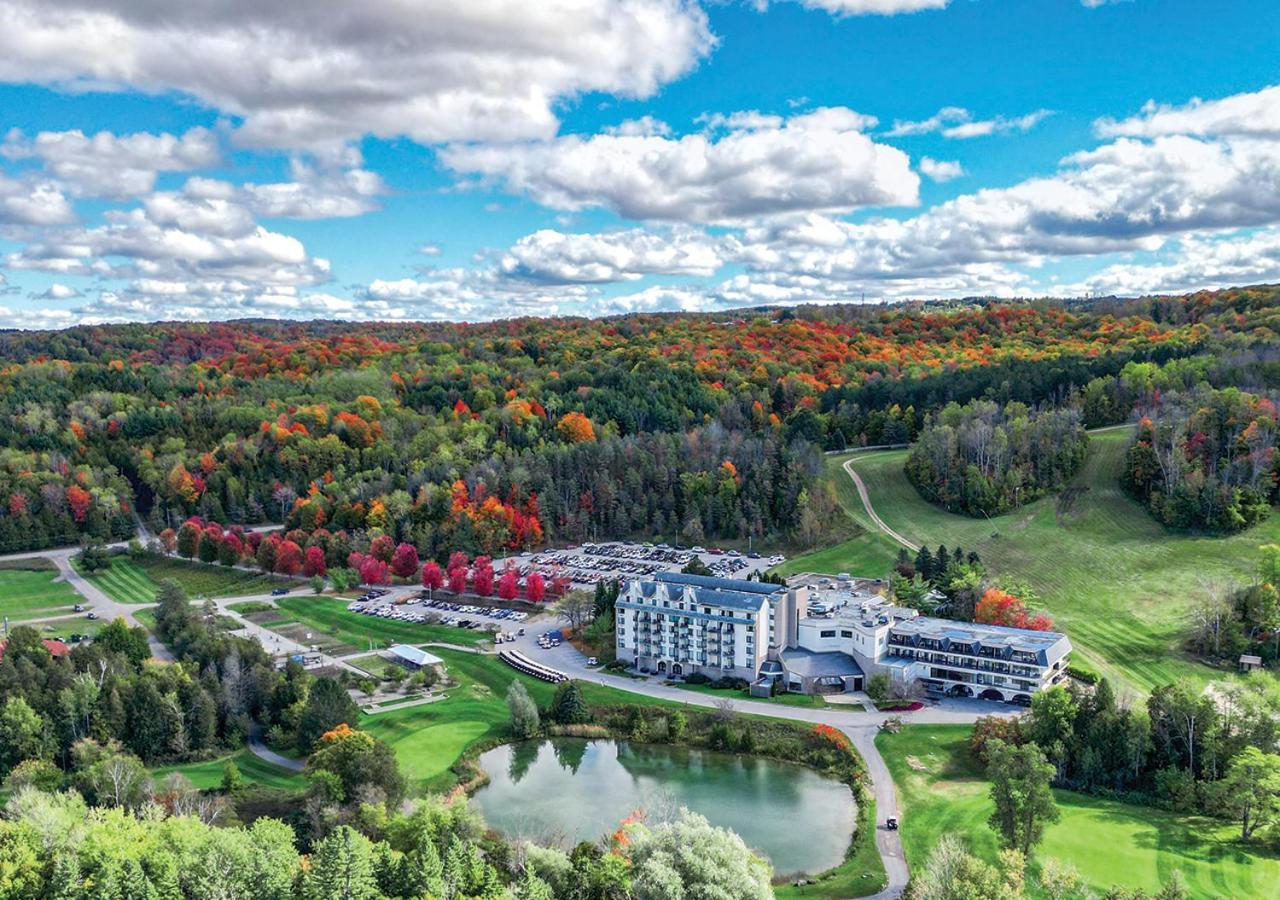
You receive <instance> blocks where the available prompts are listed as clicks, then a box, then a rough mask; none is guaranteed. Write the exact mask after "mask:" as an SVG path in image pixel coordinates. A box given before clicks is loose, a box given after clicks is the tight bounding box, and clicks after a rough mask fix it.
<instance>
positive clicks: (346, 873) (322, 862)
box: [302, 825, 381, 900]
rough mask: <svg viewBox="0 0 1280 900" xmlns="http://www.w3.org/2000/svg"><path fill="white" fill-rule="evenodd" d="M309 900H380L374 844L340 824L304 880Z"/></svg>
mask: <svg viewBox="0 0 1280 900" xmlns="http://www.w3.org/2000/svg"><path fill="white" fill-rule="evenodd" d="M302 895H303V897H304V898H305V900H377V898H378V897H380V896H381V894H380V892H379V891H378V884H377V882H376V881H375V880H374V877H373V845H372V844H370V843H369V839H368V838H367V837H365V836H364V835H362V834H361V833H360V832H358V831H356V830H355V829H354V828H351V827H350V826H348V825H340V826H338V827H337V828H336V829H334V831H333V833H332V834H330V835H329V836H328V837H326V838H325V839H324V840H322V841H320V843H318V844H317V845H316V848H315V852H314V853H312V854H311V865H310V867H309V868H308V869H307V871H306V874H305V875H304V876H303V879H302Z"/></svg>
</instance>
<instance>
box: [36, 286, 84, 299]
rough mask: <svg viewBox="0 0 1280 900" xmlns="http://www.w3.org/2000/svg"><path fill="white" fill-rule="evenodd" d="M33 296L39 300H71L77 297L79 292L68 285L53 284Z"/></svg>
mask: <svg viewBox="0 0 1280 900" xmlns="http://www.w3.org/2000/svg"><path fill="white" fill-rule="evenodd" d="M34 296H35V297H37V298H38V299H40V300H71V299H74V298H76V297H79V296H80V292H79V291H77V290H76V289H75V288H73V287H69V286H68V285H65V284H58V283H54V284H51V285H49V286H48V287H47V288H45V289H44V290H43V291H41V292H40V293H39V294H36V295H34Z"/></svg>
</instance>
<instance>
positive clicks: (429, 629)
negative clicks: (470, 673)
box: [276, 595, 491, 652]
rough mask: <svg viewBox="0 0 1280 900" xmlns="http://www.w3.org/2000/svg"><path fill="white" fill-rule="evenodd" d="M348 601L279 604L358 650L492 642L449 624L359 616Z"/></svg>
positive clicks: (308, 598) (327, 599)
mask: <svg viewBox="0 0 1280 900" xmlns="http://www.w3.org/2000/svg"><path fill="white" fill-rule="evenodd" d="M347 602H348V601H346V600H342V599H339V598H336V597H316V596H305V597H304V596H301V595H299V596H289V597H281V598H280V599H279V600H278V601H277V604H276V605H277V606H279V607H280V609H281V610H283V611H284V612H287V613H288V614H289V616H290V617H292V618H293V619H294V620H296V621H298V622H300V623H302V624H303V625H307V626H309V627H310V628H312V629H313V630H314V631H315V632H319V633H323V634H325V635H326V636H328V637H329V638H331V639H333V640H336V641H338V642H340V643H343V644H347V645H350V646H351V647H352V649H355V650H363V649H365V648H368V647H369V641H370V640H372V641H373V642H374V648H373V649H378V648H381V647H387V646H390V645H391V644H421V643H424V642H429V641H440V642H444V643H448V644H462V645H473V644H478V643H480V642H481V641H486V640H491V638H490V637H489V636H488V635H486V634H484V633H483V632H479V631H469V630H467V629H465V628H453V627H451V626H449V625H425V624H423V625H417V624H414V623H412V622H397V621H393V620H389V619H379V618H378V617H376V616H362V615H360V614H359V613H354V612H348V611H347ZM333 629H337V630H336V631H334V630H333ZM348 652H350V651H348Z"/></svg>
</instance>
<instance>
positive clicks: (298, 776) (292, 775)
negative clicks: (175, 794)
mask: <svg viewBox="0 0 1280 900" xmlns="http://www.w3.org/2000/svg"><path fill="white" fill-rule="evenodd" d="M228 760H230V761H232V762H234V763H235V764H236V768H237V769H239V770H240V777H241V778H242V779H243V780H244V781H245V782H246V783H248V782H253V783H255V784H261V785H263V786H264V787H270V788H283V789H285V790H295V791H296V790H302V789H303V788H305V787H306V786H307V783H306V779H305V778H303V777H302V773H301V772H291V771H289V770H288V769H283V768H281V767H280V766H277V765H273V764H272V763H269V762H266V761H264V760H261V759H259V758H258V757H256V756H254V755H253V753H251V752H250V751H249V750H248V749H247V748H245V749H243V750H237V751H236V752H235V753H231V754H228V755H227V756H220V757H218V758H217V759H209V760H205V761H204V762H195V763H182V764H180V765H176V766H160V767H158V768H155V769H152V770H151V776H152V777H153V778H154V779H155V780H156V781H159V780H160V779H162V778H164V777H165V776H166V775H169V774H171V773H173V772H181V773H182V774H183V775H185V776H187V777H188V778H190V779H191V783H192V784H193V785H195V787H197V788H199V789H200V790H209V789H210V788H216V787H219V786H221V785H222V770H223V767H224V766H226V764H227V761H228Z"/></svg>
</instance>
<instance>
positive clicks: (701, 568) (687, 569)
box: [680, 555, 711, 575]
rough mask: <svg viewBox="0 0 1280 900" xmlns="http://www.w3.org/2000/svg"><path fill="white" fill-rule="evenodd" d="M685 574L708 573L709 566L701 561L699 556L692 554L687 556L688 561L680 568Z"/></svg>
mask: <svg viewBox="0 0 1280 900" xmlns="http://www.w3.org/2000/svg"><path fill="white" fill-rule="evenodd" d="M680 571H681V572H683V573H684V574H686V575H710V574H711V568H710V567H709V566H708V565H707V564H706V563H704V562H703V561H702V559H701V557H699V556H697V555H694V556H691V557H689V561H688V562H687V563H685V564H684V568H683V569H681V570H680Z"/></svg>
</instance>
